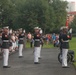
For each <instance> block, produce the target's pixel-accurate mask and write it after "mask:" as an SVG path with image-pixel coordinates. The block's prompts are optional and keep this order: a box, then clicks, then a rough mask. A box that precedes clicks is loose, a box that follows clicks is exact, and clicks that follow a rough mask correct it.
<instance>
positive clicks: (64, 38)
mask: <svg viewBox="0 0 76 75" xmlns="http://www.w3.org/2000/svg"><path fill="white" fill-rule="evenodd" d="M61 41H62V67H63V68H68V64H67V54H68V49H69V35H68V34H67V28H63V34H62V35H61Z"/></svg>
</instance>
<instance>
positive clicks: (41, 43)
mask: <svg viewBox="0 0 76 75" xmlns="http://www.w3.org/2000/svg"><path fill="white" fill-rule="evenodd" d="M39 32H40V36H41V38H40V50H39V59H41V48H42V46H43V39H42V29H41V28H39Z"/></svg>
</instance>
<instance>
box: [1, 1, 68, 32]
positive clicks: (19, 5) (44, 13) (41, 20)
mask: <svg viewBox="0 0 76 75" xmlns="http://www.w3.org/2000/svg"><path fill="white" fill-rule="evenodd" d="M66 7H67V2H65V1H61V0H53V2H50V0H0V12H1V13H0V17H1V18H0V26H1V27H3V26H5V25H9V26H10V28H13V29H18V28H20V27H22V28H24V29H26V31H28V32H29V31H31V32H33V28H34V27H35V26H39V27H41V28H42V29H43V31H44V33H49V32H54V31H55V32H57V31H58V30H59V28H60V27H61V26H62V25H65V21H66V15H67V13H66Z"/></svg>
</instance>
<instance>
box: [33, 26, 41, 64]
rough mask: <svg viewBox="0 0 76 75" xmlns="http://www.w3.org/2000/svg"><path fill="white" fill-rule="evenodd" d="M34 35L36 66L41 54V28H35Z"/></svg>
mask: <svg viewBox="0 0 76 75" xmlns="http://www.w3.org/2000/svg"><path fill="white" fill-rule="evenodd" d="M34 29H35V34H34V64H39V52H40V38H41V36H40V33H39V27H35V28H34Z"/></svg>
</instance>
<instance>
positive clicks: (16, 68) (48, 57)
mask: <svg viewBox="0 0 76 75" xmlns="http://www.w3.org/2000/svg"><path fill="white" fill-rule="evenodd" d="M58 52H59V51H58V49H42V59H40V63H41V64H38V65H35V64H34V62H33V49H25V50H24V51H23V55H24V57H23V58H18V53H15V54H13V55H11V56H10V59H9V64H10V65H11V68H10V69H3V68H2V60H0V75H76V70H75V69H74V67H73V65H71V64H69V66H70V68H66V69H64V68H62V67H61V64H60V63H59V62H58V60H57V55H58Z"/></svg>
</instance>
